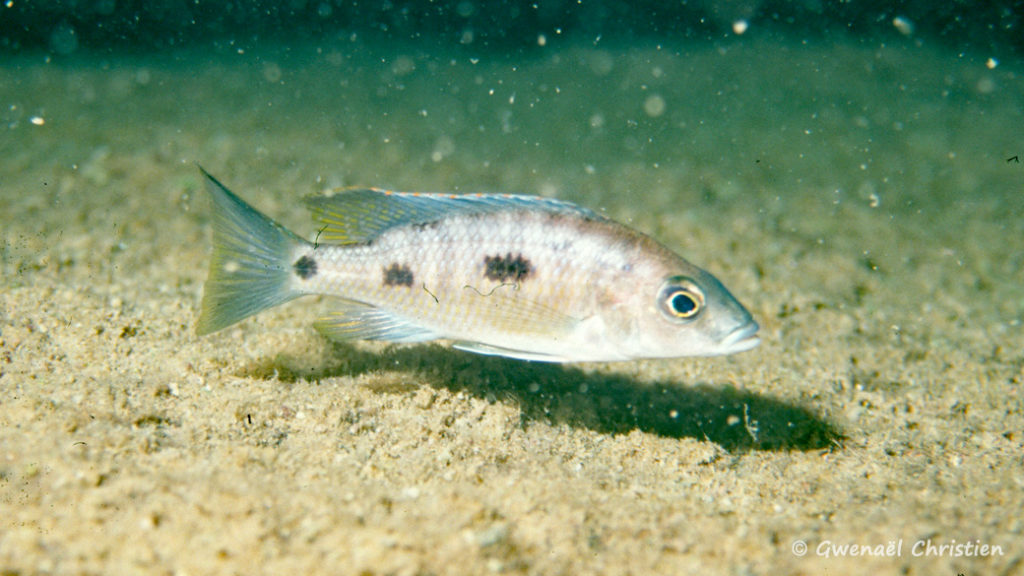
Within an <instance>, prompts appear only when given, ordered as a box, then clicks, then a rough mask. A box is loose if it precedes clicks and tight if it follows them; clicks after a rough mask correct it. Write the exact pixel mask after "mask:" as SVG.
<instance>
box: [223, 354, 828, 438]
mask: <svg viewBox="0 0 1024 576" xmlns="http://www.w3.org/2000/svg"><path fill="white" fill-rule="evenodd" d="M332 346H333V353H332V354H328V355H327V359H326V360H324V361H323V362H322V364H321V365H312V366H311V365H310V357H309V356H306V355H304V356H302V357H298V356H291V355H287V354H278V355H276V356H274V357H268V358H266V359H263V360H258V361H256V362H254V363H252V364H250V365H249V366H248V367H246V368H245V369H243V370H242V372H241V374H239V375H240V376H244V377H251V378H261V379H270V378H277V379H279V380H280V381H282V382H296V381H299V380H307V381H314V382H315V381H319V380H324V379H327V378H333V377H342V376H360V375H372V374H381V375H384V374H395V373H400V374H402V377H401V382H402V383H398V384H396V383H395V382H396V380H395V379H394V378H385V379H384V380H386V381H387V382H389V383H390V384H388V385H387V386H386V387H384V388H385V389H390V390H392V391H408V390H414V389H416V388H418V387H419V386H420V385H422V384H428V385H430V386H433V387H435V388H444V389H447V390H449V391H451V392H453V393H458V392H464V393H468V394H472V395H474V396H476V397H479V398H484V399H487V400H488V401H492V402H512V403H515V404H516V405H518V406H519V408H520V411H521V414H522V417H521V421H522V424H523V425H524V426H525V425H527V424H528V423H529V422H531V421H540V422H547V423H550V424H553V425H557V424H566V425H568V426H573V427H578V428H587V429H590V430H594V431H597V432H600V433H605V434H625V433H628V432H630V431H632V430H640V431H642V432H647V433H651V434H657V435H659V436H663V437H669V438H695V439H698V440H707V441H711V442H714V443H716V444H718V445H719V446H721V447H722V448H724V449H726V450H728V451H730V452H737V451H738V452H745V451H752V450H761V451H788V450H796V451H810V450H821V449H830V448H835V447H836V446H838V445H839V444H840V443H841V441H842V439H843V434H842V432H841V431H840V430H839V429H838V428H837V427H835V426H834V425H833V424H831V423H829V422H828V421H826V420H824V419H823V418H821V417H819V416H817V415H815V414H814V413H812V412H811V411H810V410H808V409H807V408H804V407H802V406H798V405H795V404H792V403H789V402H786V401H784V400H779V399H776V398H772V397H769V396H764V395H760V394H756V393H753V392H749V391H745V390H741V389H738V388H737V387H736V386H735V385H733V384H731V383H726V382H722V383H717V382H708V383H703V382H702V383H695V384H681V383H678V382H671V381H655V382H646V381H640V380H637V379H635V378H632V377H630V376H629V375H626V374H621V373H616V372H605V371H585V370H582V369H580V368H577V367H575V366H572V365H565V364H549V363H541V362H523V361H520V360H510V359H507V358H501V357H495V356H479V355H476V354H467V353H465V352H461V351H457V350H452V349H450V348H447V347H444V346H440V345H436V344H428V345H421V346H391V347H387V348H385V349H384V350H383V351H381V352H375V351H366V350H361V349H359V348H358V347H355V346H352V345H349V344H339V343H335V344H332Z"/></svg>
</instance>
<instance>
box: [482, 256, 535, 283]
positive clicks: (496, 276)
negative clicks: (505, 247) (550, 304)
mask: <svg viewBox="0 0 1024 576" xmlns="http://www.w3.org/2000/svg"><path fill="white" fill-rule="evenodd" d="M532 273H533V265H531V264H530V261H529V260H527V259H526V258H523V255H522V254H516V255H515V256H513V255H512V253H511V252H509V253H508V254H505V255H504V256H501V255H500V254H499V255H497V256H484V276H486V277H487V279H488V280H494V281H496V282H507V281H509V280H511V281H513V282H519V281H520V280H522V279H523V278H526V277H527V276H529V275H530V274H532Z"/></svg>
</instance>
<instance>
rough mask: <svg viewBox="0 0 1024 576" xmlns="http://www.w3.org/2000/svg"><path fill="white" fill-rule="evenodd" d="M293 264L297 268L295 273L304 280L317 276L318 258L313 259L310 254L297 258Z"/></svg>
mask: <svg viewBox="0 0 1024 576" xmlns="http://www.w3.org/2000/svg"><path fill="white" fill-rule="evenodd" d="M292 266H293V267H294V268H295V273H296V274H298V275H299V278H302V279H303V280H309V279H310V278H312V277H313V276H316V260H313V259H312V258H310V257H309V256H308V255H307V256H303V257H302V258H299V259H298V260H296V261H295V264H292Z"/></svg>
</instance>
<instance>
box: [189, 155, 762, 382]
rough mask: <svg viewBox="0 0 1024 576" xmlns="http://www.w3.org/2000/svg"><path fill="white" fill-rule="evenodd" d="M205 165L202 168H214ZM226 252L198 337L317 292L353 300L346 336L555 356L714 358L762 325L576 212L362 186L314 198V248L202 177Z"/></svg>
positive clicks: (326, 324)
mask: <svg viewBox="0 0 1024 576" xmlns="http://www.w3.org/2000/svg"><path fill="white" fill-rule="evenodd" d="M200 170H202V168H200ZM202 173H203V175H204V176H205V177H206V189H207V191H208V192H209V194H210V196H211V197H212V199H213V204H214V213H213V256H212V259H211V263H210V274H209V279H208V280H207V282H206V285H205V287H204V294H203V302H202V312H201V313H200V316H199V323H198V326H197V332H198V333H199V334H200V335H203V334H209V333H211V332H216V331H217V330H220V329H222V328H225V327H227V326H230V325H231V324H234V323H235V322H238V321H240V320H242V319H244V318H246V317H248V316H251V315H253V314H256V313H257V312H260V311H261V310H265V309H267V308H270V307H273V306H277V305H279V304H283V303H285V302H287V301H289V300H292V299H293V298H298V297H299V296H303V295H307V294H324V295H329V296H335V297H337V298H338V306H337V308H336V310H335V311H334V312H333V313H332V314H330V315H329V316H327V317H326V318H323V319H321V320H319V321H318V322H317V323H316V328H317V329H318V330H319V331H320V332H322V333H323V334H324V335H326V336H327V337H328V338H331V339H335V340H385V341H390V342H424V341H428V340H435V339H447V340H451V341H452V342H453V345H454V346H455V347H456V348H459V349H461V350H468V351H471V352H477V353H480V354H493V355H499V356H507V357H511V358H520V359H524V360H539V361H547V362H584V361H598V362H604V361H618V360H631V359H635V358H670V357H679V356H712V355H719V354H731V353H733V352H741V351H744V350H749V349H751V348H753V347H755V346H757V344H758V342H759V339H758V337H757V335H756V334H757V330H758V326H757V322H755V321H754V319H753V318H752V317H751V315H750V313H749V312H747V310H746V309H745V308H744V307H743V306H742V305H741V304H740V303H739V302H737V301H736V299H735V298H733V297H732V295H731V294H729V291H728V290H726V289H725V287H724V286H722V284H721V283H720V282H719V281H718V280H717V279H716V278H715V277H714V276H712V275H711V274H709V273H707V272H705V271H704V270H701V269H700V268H698V267H696V266H694V265H692V264H690V263H688V262H686V261H685V260H683V259H682V258H680V257H679V256H677V255H675V254H673V253H672V252H671V251H669V250H668V249H667V248H665V247H664V246H662V245H661V244H659V243H657V242H656V241H654V240H653V239H651V238H649V237H648V236H645V235H643V234H641V233H639V232H636V231H634V230H632V229H630V228H627V227H625V226H623V225H621V224H618V223H616V222H614V221H612V220H609V219H608V218H605V217H603V216H601V215H600V214H597V213H595V212H592V211H590V210H587V209H586V208H582V207H579V206H576V205H574V204H571V203H568V202H563V201H559V200H553V199H549V198H542V197H537V196H518V195H506V194H470V195H448V194H417V193H399V192H389V191H383V190H376V189H364V190H348V191H343V192H341V193H338V194H335V195H329V196H313V197H309V198H307V199H306V200H305V201H306V204H307V205H308V206H309V207H310V208H311V210H312V212H313V217H314V219H315V220H316V221H317V222H318V226H317V228H318V230H319V232H318V234H317V240H316V241H314V242H307V241H306V240H303V239H302V238H300V237H298V236H296V235H295V234H293V233H291V232H289V231H288V230H286V229H285V228H283V227H282V226H280V225H279V224H277V223H276V222H274V221H273V220H271V219H270V218H268V217H266V216H264V215H263V214H261V213H259V212H258V211H256V210H255V209H254V208H252V207H251V206H249V205H248V204H246V203H245V202H244V201H243V200H241V199H240V198H239V197H237V196H235V195H234V194H233V193H231V191H230V190H228V189H227V188H226V187H224V185H222V184H221V183H220V182H218V181H217V180H216V179H214V178H213V177H212V176H210V175H209V174H208V173H206V171H202Z"/></svg>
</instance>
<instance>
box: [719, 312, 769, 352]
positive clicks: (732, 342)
mask: <svg viewBox="0 0 1024 576" xmlns="http://www.w3.org/2000/svg"><path fill="white" fill-rule="evenodd" d="M758 329H760V326H758V325H757V322H754V321H753V320H751V321H750V322H747V323H746V324H744V325H742V326H740V327H739V328H737V329H735V330H733V331H732V332H730V333H729V335H728V336H726V337H725V339H724V340H722V348H723V349H724V350H725V352H726V353H727V354H732V353H733V352H744V351H746V350H750V349H751V348H756V347H757V345H758V344H760V343H761V338H759V337H758V336H757V331H758Z"/></svg>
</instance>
